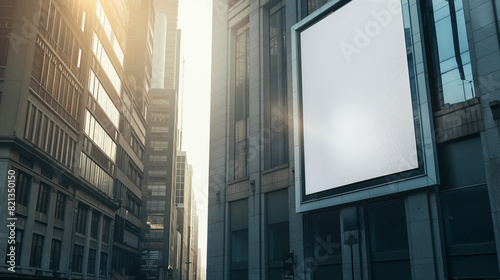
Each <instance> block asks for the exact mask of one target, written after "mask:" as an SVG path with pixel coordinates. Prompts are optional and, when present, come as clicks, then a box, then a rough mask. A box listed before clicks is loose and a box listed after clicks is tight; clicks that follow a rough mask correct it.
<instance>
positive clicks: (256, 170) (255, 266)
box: [247, 0, 267, 279]
mask: <svg viewBox="0 0 500 280" xmlns="http://www.w3.org/2000/svg"><path fill="white" fill-rule="evenodd" d="M249 10H250V14H249V18H248V21H249V24H248V28H249V29H248V32H249V40H250V43H249V49H248V50H247V51H248V52H249V62H248V63H249V77H248V82H249V85H248V87H249V91H248V118H249V123H248V125H249V128H248V130H249V135H248V136H249V137H248V149H247V164H248V173H249V180H250V196H249V198H248V246H249V247H248V279H265V275H266V271H265V269H264V267H265V266H264V267H263V266H262V264H261V261H262V259H264V260H266V259H267V258H263V256H264V255H263V254H265V252H266V251H265V250H264V251H262V250H261V244H262V243H264V242H263V240H264V239H262V238H261V232H263V227H262V225H261V222H262V220H263V217H264V216H262V215H264V214H265V212H264V213H263V212H262V211H261V207H262V205H263V200H262V199H261V195H260V191H261V188H260V187H261V182H260V178H261V176H260V171H261V158H260V155H261V148H262V147H261V145H260V130H261V129H260V128H261V115H260V114H261V110H260V108H261V99H260V94H261V79H260V78H261V72H260V48H261V46H260V42H261V40H260V23H261V21H260V1H257V0H251V1H250V8H249ZM263 275H264V276H263ZM262 277H264V278H262Z"/></svg>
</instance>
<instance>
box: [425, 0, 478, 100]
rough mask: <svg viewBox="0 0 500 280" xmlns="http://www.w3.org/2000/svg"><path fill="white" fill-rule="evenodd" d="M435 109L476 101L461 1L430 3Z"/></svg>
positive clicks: (443, 0)
mask: <svg viewBox="0 0 500 280" xmlns="http://www.w3.org/2000/svg"><path fill="white" fill-rule="evenodd" d="M428 4H430V7H428V8H427V10H428V12H427V13H425V14H427V15H428V16H429V17H430V20H429V22H430V23H431V24H430V26H429V29H430V30H429V32H428V33H429V36H430V37H431V38H430V40H429V42H430V48H429V49H430V53H431V57H432V70H433V72H434V75H433V77H432V79H433V80H434V81H433V82H431V84H433V85H435V88H434V91H435V102H434V103H436V104H435V105H434V109H435V110H438V109H442V108H447V107H449V106H450V105H452V104H455V103H459V102H463V101H465V100H468V99H471V98H474V97H475V96H476V94H475V92H474V79H473V75H472V67H471V61H470V53H469V43H468V38H467V28H466V23H465V16H464V8H463V3H462V0H458V1H446V0H429V1H428Z"/></svg>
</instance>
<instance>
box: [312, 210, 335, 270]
mask: <svg viewBox="0 0 500 280" xmlns="http://www.w3.org/2000/svg"><path fill="white" fill-rule="evenodd" d="M307 222H308V225H307V228H308V229H309V230H308V231H307V233H308V234H310V236H308V239H309V242H308V243H306V246H308V247H307V249H308V256H310V257H312V258H313V259H314V260H316V261H317V264H318V266H317V269H315V270H314V271H313V279H314V280H322V279H328V278H332V279H342V278H343V271H342V241H341V237H340V213H339V211H329V212H320V213H314V214H311V216H310V217H309V219H308V220H307Z"/></svg>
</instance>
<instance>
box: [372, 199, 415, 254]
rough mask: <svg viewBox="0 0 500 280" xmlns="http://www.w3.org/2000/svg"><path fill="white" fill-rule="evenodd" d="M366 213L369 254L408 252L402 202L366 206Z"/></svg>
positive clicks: (404, 213) (404, 212)
mask: <svg viewBox="0 0 500 280" xmlns="http://www.w3.org/2000/svg"><path fill="white" fill-rule="evenodd" d="M366 212H367V216H368V218H367V221H368V230H369V240H370V251H371V252H390V251H401V250H408V234H407V230H406V211H405V205H404V201H403V200H397V201H390V202H384V203H380V204H373V205H368V206H367V210H366Z"/></svg>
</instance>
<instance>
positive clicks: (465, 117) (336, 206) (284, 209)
mask: <svg viewBox="0 0 500 280" xmlns="http://www.w3.org/2000/svg"><path fill="white" fill-rule="evenodd" d="M377 5H383V6H377ZM384 5H385V6H384ZM499 18H500V7H499V6H498V2H497V1H490V0H486V1H466V0H455V1H444V0H419V1H407V0H402V1H400V0H396V1H363V0H351V1H341V0H331V1H326V0H325V1H321V0H303V1H287V0H283V1H272V0H268V1H265V0H264V1H248V0H235V1H214V6H213V36H212V93H211V130H210V178H209V180H210V181H209V206H208V209H209V210H208V256H207V258H208V260H207V279H210V280H216V279H217V280H220V279H311V280H312V279H318V280H319V279H384V280H387V279H493V278H498V277H500V272H499V263H500V261H499V257H498V251H499V249H500V234H499V233H500V223H499V222H498V201H500V197H499V195H498V192H497V189H498V187H499V186H500V177H499V172H498V170H500V162H499V158H500V149H499V144H500V133H499V119H500V107H499V102H500V101H499V100H500V87H499V83H498V81H500V48H499V45H500V39H499V38H500V33H499V28H500V21H499ZM336 40H337V41H336ZM374 50H377V51H374ZM392 50H395V51H394V52H393V51H392ZM389 54H390V55H389ZM398 59H399V60H398ZM311 61H313V63H312V64H311ZM396 61H398V62H396ZM391 63H392V64H391ZM353 65H362V67H357V68H356V67H354V68H353ZM391 69H392V70H391ZM381 73H383V75H381ZM373 77H377V79H374V78H373ZM388 77H390V78H388ZM370 83H373V85H376V86H372V87H369V88H367V89H365V90H362V91H357V90H353V89H359V88H362V87H363V86H365V85H367V84H370ZM400 84H402V85H403V86H404V88H405V89H404V90H394V88H390V87H391V86H394V87H397V86H398V85H400ZM380 88H384V89H387V90H384V91H381V90H380ZM391 92H394V95H390V94H391ZM397 93H399V94H397ZM403 95H404V96H406V98H408V101H407V103H405V104H407V105H408V108H409V110H407V111H406V112H407V113H404V112H405V111H404V110H403V109H401V111H398V110H399V109H398V108H402V106H400V105H401V104H402V103H401V104H400V103H398V102H399V101H396V100H397V98H399V97H400V96H403ZM360 96H361V97H360ZM388 96H391V97H390V99H384V98H388ZM332 100H336V102H337V103H336V102H332ZM372 101H375V102H372ZM380 101H382V102H380ZM391 102H396V103H397V104H398V106H395V107H394V108H393V109H391V110H387V109H385V108H386V107H384V106H385V105H387V104H390V103H391ZM311 104H312V105H311ZM325 104H326V105H325ZM338 104H341V105H338ZM377 104H379V105H377ZM410 105H411V106H410ZM377 106H378V107H377ZM373 108H376V109H375V110H373ZM395 112H397V113H396V114H395V115H392V116H393V117H387V116H389V115H390V114H393V113H395ZM405 114H406V116H408V123H407V125H404V126H402V128H404V129H408V131H409V132H408V133H406V132H405V133H403V132H399V133H397V131H396V133H394V134H390V130H391V127H390V126H385V125H387V124H394V123H397V122H398V121H400V118H401V117H402V116H403V115H405ZM311 119H312V120H314V121H309V120H311ZM381 127H384V128H383V129H382V128H381ZM332 131H333V132H332ZM407 134H408V135H410V136H408V135H407ZM387 135H391V136H390V137H387ZM378 137H382V138H384V137H385V138H384V139H385V140H384V141H376V140H377V139H379V138H378ZM404 137H408V139H409V141H412V142H410V143H411V144H409V147H410V148H409V149H408V150H406V151H402V150H400V147H401V146H399V145H400V144H401V143H400V140H401V138H404ZM339 139H343V140H342V142H339ZM365 139H371V140H369V141H365ZM380 139H381V138H380ZM391 141H393V143H397V144H395V145H393V146H391V147H388V148H386V149H381V148H379V147H383V145H385V143H387V142H391ZM405 143H408V142H405ZM401 145H402V144H401ZM394 152H395V153H397V154H398V155H399V156H401V158H399V157H390V156H387V155H388V154H391V153H394ZM373 154H376V155H379V156H376V157H369V156H368V155H373ZM381 158H384V160H383V161H381V162H379V161H380V160H381ZM353 162H354V163H355V164H353ZM373 163H376V164H373ZM379 163H381V164H379ZM391 164H392V165H393V167H392V168H394V171H390V172H385V171H384V172H385V173H380V172H379V171H378V170H379V169H378V168H384V167H386V166H391ZM332 166H334V167H332ZM344 167H347V168H344ZM339 170H345V172H339ZM371 170H375V171H374V173H373V174H371V173H370V174H369V175H367V174H368V172H370V171H371ZM377 172H379V173H377ZM342 180H345V182H344V183H342V182H341V181H342Z"/></svg>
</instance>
